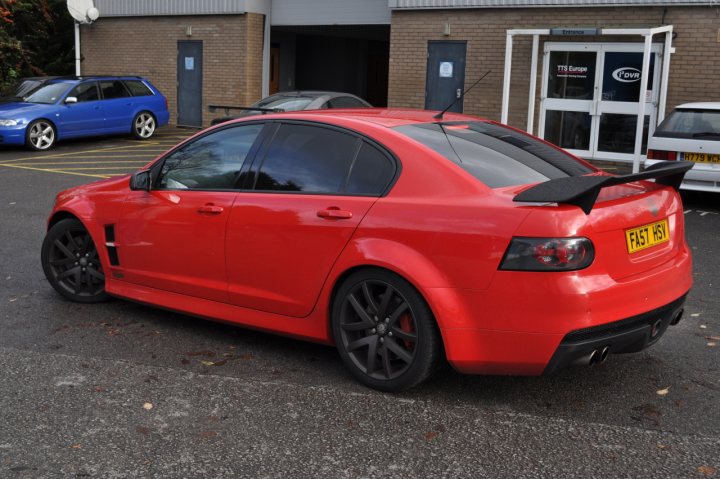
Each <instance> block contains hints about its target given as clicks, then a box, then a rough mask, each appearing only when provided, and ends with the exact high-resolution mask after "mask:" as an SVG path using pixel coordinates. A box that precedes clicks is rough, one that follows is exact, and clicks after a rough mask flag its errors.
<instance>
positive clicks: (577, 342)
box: [543, 295, 686, 374]
mask: <svg viewBox="0 0 720 479" xmlns="http://www.w3.org/2000/svg"><path fill="white" fill-rule="evenodd" d="M685 298H686V295H683V296H682V297H680V298H678V299H676V300H675V301H673V302H672V303H670V304H666V305H665V306H662V307H660V308H657V309H654V310H652V311H648V312H647V313H643V314H640V315H638V316H633V317H631V318H626V319H623V320H620V321H615V322H612V323H607V324H603V325H601V326H595V327H591V328H584V329H578V330H576V331H572V332H570V333H568V334H567V335H566V336H565V337H564V338H563V340H562V341H561V342H560V345H559V346H558V348H557V349H556V350H555V354H553V356H552V358H551V359H550V362H549V363H548V365H547V366H546V367H545V370H544V371H543V373H544V374H550V373H553V372H555V371H558V370H560V369H564V368H565V367H567V366H570V365H573V364H588V362H589V361H590V358H591V357H592V355H593V353H595V354H597V352H598V351H603V350H605V348H607V353H609V354H621V353H635V352H638V351H641V350H643V349H645V348H647V347H649V346H652V345H653V344H655V343H656V342H657V341H658V340H659V339H660V338H661V337H662V335H663V334H664V333H665V331H666V330H667V328H668V326H670V325H671V324H673V325H674V324H677V323H678V322H679V321H680V318H681V317H682V313H683V305H684V304H685Z"/></svg>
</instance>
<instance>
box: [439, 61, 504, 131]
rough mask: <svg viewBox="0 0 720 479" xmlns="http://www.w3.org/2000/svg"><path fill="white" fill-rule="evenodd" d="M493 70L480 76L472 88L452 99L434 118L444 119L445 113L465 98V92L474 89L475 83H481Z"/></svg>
mask: <svg viewBox="0 0 720 479" xmlns="http://www.w3.org/2000/svg"><path fill="white" fill-rule="evenodd" d="M491 71H492V70H488V71H486V72H485V74H484V75H483V76H481V77H480V78H478V80H477V81H476V82H475V83H473V84H472V85H471V86H470V88H468V89H467V90H465V91H464V92H463V94H462V95H460V97H458V98H455V99H454V100H453V101H452V103H450V104H449V105H448V106H447V108H445V109H444V110H443V111H441V112H440V113H438V114H437V115H435V116H433V118H434V119H436V120H442V119H443V115H444V114H445V113H447V111H448V110H449V109H450V108H452V107H453V105H454V104H455V103H457V102H458V101H460V100H462V99H463V98H465V94H466V93H467V92H469V91H470V90H472V89H473V88H474V87H475V85H477V84H478V83H480V82H481V81H482V79H483V78H485V77H486V76H488V75H489V74H490V72H491Z"/></svg>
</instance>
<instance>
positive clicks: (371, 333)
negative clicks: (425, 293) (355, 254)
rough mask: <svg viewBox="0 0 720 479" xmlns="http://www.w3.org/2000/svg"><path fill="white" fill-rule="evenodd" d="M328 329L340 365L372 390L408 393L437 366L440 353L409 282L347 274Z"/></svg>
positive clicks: (380, 273)
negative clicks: (341, 363) (339, 358)
mask: <svg viewBox="0 0 720 479" xmlns="http://www.w3.org/2000/svg"><path fill="white" fill-rule="evenodd" d="M332 326H333V335H334V338H335V343H336V345H337V348H338V351H339V352H340V356H341V357H342V359H343V361H344V363H345V365H346V366H347V367H348V368H349V369H350V371H351V372H352V374H353V375H354V376H355V377H356V378H357V379H358V380H360V381H361V382H362V383H364V384H366V385H367V386H370V387H372V388H375V389H380V390H382V391H390V392H396V391H402V390H405V389H410V388H412V387H414V386H416V385H418V384H420V383H421V382H423V381H425V380H426V379H428V378H429V377H430V376H431V375H432V373H433V372H434V371H435V370H436V369H437V367H438V365H439V363H440V359H441V349H442V348H441V345H440V337H439V333H438V330H437V325H436V323H435V319H434V317H433V315H432V312H431V311H430V308H429V307H428V306H427V304H426V303H425V301H424V299H423V298H422V296H421V295H420V293H418V291H417V290H416V289H415V288H414V287H413V286H412V285H411V284H410V283H408V282H407V281H405V280H404V279H403V278H401V277H400V276H398V275H396V274H394V273H390V272H389V271H385V270H375V269H373V270H363V271H359V272H357V273H354V274H352V275H351V276H350V277H349V278H348V279H347V280H346V281H345V282H344V283H343V285H342V286H341V287H340V289H339V290H338V292H337V294H336V297H335V301H334V305H333V311H332Z"/></svg>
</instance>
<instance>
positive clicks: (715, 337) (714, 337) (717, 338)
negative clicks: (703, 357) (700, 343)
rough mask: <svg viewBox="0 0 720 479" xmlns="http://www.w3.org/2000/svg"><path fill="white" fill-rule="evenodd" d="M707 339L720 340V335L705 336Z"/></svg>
mask: <svg viewBox="0 0 720 479" xmlns="http://www.w3.org/2000/svg"><path fill="white" fill-rule="evenodd" d="M705 339H707V340H709V341H720V336H705Z"/></svg>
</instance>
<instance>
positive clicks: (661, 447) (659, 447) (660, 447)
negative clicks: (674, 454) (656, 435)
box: [657, 444, 668, 449]
mask: <svg viewBox="0 0 720 479" xmlns="http://www.w3.org/2000/svg"><path fill="white" fill-rule="evenodd" d="M657 448H658V449H667V448H668V447H667V446H666V445H665V444H658V445H657Z"/></svg>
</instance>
